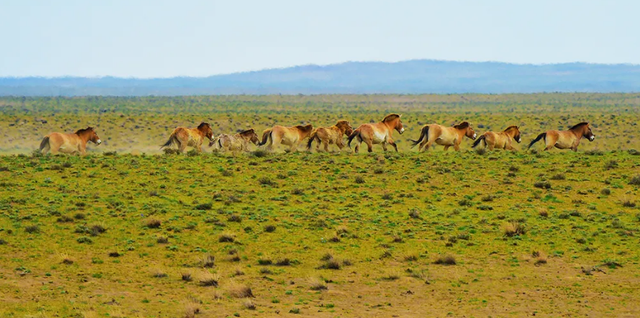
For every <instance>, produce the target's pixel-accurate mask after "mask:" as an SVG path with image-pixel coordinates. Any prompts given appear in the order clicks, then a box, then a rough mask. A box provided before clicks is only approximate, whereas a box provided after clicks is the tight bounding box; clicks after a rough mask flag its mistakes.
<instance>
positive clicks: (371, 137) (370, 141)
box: [349, 114, 404, 153]
mask: <svg viewBox="0 0 640 318" xmlns="http://www.w3.org/2000/svg"><path fill="white" fill-rule="evenodd" d="M401 116H402V115H398V114H389V115H387V116H386V117H385V118H384V119H382V121H381V122H379V123H376V124H362V125H360V127H358V128H357V129H356V130H354V131H353V133H351V134H350V135H349V147H351V141H352V140H353V139H354V138H358V144H357V145H356V149H355V151H356V153H358V151H359V150H360V144H361V143H362V142H363V141H364V142H365V143H366V144H367V148H368V149H367V150H368V151H369V152H372V151H373V149H372V147H373V145H374V144H382V149H384V151H387V143H388V144H390V145H392V146H393V148H394V149H395V150H396V152H397V151H398V146H397V145H396V143H395V142H394V141H393V139H392V137H391V135H392V133H393V130H394V129H395V130H397V131H398V133H400V134H402V133H403V132H404V127H402V121H401V120H400V117H401Z"/></svg>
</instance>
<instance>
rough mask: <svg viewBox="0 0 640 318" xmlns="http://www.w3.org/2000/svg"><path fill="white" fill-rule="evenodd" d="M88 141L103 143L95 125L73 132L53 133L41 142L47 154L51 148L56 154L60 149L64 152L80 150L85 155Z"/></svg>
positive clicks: (44, 152)
mask: <svg viewBox="0 0 640 318" xmlns="http://www.w3.org/2000/svg"><path fill="white" fill-rule="evenodd" d="M87 141H91V142H93V143H94V144H96V145H99V144H101V143H102V140H100V137H98V134H96V131H95V130H94V129H93V127H87V129H80V130H78V131H76V132H75V133H73V134H63V133H57V132H56V133H51V134H48V135H46V136H45V137H44V138H43V139H42V142H40V151H41V152H42V153H43V154H45V155H46V154H47V152H49V150H51V153H52V154H54V155H55V154H57V153H58V151H59V152H62V153H75V152H78V153H80V154H81V155H83V156H84V155H85V154H86V153H87Z"/></svg>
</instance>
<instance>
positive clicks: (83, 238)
mask: <svg viewBox="0 0 640 318" xmlns="http://www.w3.org/2000/svg"><path fill="white" fill-rule="evenodd" d="M76 241H77V242H78V243H80V244H91V243H93V241H92V240H91V239H90V238H88V237H86V236H81V237H79V238H78V239H77V240H76Z"/></svg>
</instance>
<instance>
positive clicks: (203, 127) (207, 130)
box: [198, 122, 213, 141]
mask: <svg viewBox="0 0 640 318" xmlns="http://www.w3.org/2000/svg"><path fill="white" fill-rule="evenodd" d="M198 130H199V131H201V132H202V133H203V134H204V136H205V137H207V138H209V140H211V141H213V129H211V125H209V123H205V122H202V123H200V125H198Z"/></svg>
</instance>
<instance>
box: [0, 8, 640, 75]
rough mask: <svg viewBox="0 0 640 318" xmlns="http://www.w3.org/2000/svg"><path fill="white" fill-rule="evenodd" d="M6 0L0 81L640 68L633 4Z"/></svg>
mask: <svg viewBox="0 0 640 318" xmlns="http://www.w3.org/2000/svg"><path fill="white" fill-rule="evenodd" d="M476 2H477V1H448V2H446V3H441V2H439V1H393V2H392V1H376V2H372V1H362V0H353V1H334V0H330V1H305V2H299V1H271V2H268V3H265V2H260V1H233V2H227V1H181V2H173V1H142V0H140V1H121V0H116V1H109V2H88V1H72V0H63V1H57V2H55V3H53V2H49V1H28V2H27V1H20V2H18V1H5V0H0V8H1V10H0V36H1V37H2V38H3V39H4V41H3V42H4V44H5V45H4V49H3V50H0V77H8V76H18V77H24V76H45V77H55V76H81V77H97V76H114V77H136V78H154V77H176V76H195V77H206V76H211V75H217V74H229V73H236V72H247V71H256V70H263V69H273V68H284V67H291V66H296V65H308V64H317V65H329V64H337V63H343V62H346V61H363V62H369V61H371V62H375V61H381V62H397V61H405V60H415V59H432V60H447V61H470V62H484V61H496V62H504V63H516V64H555V63H570V62H587V63H604V64H640V54H639V53H640V42H638V41H636V40H635V39H636V35H635V34H634V33H635V31H636V30H639V29H640V20H638V19H636V18H635V12H638V11H639V10H638V9H640V3H638V2H633V1H615V2H605V1H562V2H557V1H546V0H545V1H536V2H533V1H531V2H524V1H520V2H513V1H498V0H493V1H483V2H482V3H476Z"/></svg>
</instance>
